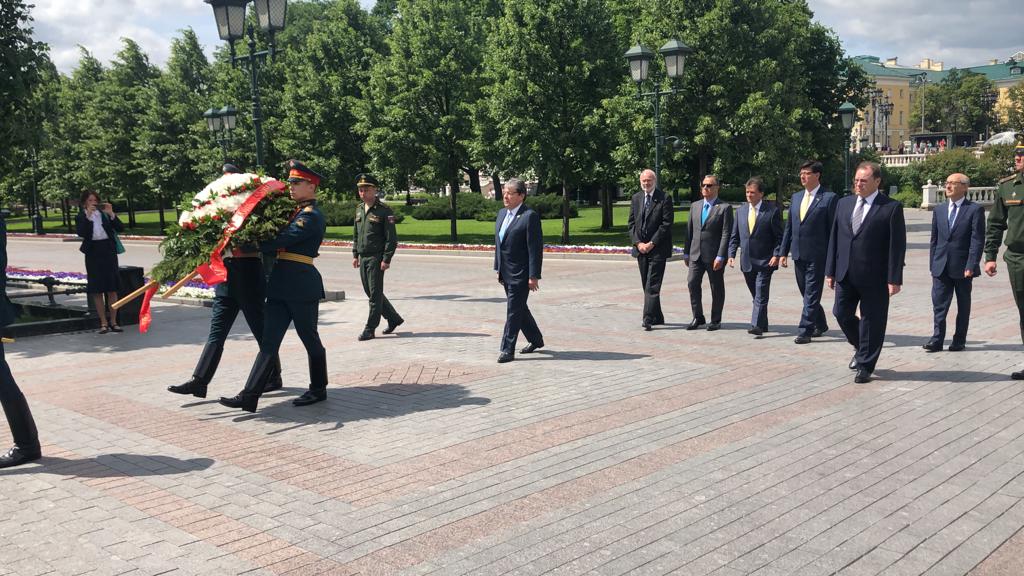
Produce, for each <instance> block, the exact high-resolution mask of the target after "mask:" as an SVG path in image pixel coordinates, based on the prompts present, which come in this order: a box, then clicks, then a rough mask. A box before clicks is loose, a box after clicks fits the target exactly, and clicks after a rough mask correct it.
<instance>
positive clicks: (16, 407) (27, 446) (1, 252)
mask: <svg viewBox="0 0 1024 576" xmlns="http://www.w3.org/2000/svg"><path fill="white" fill-rule="evenodd" d="M11 322H14V309H13V307H12V306H11V303H10V301H8V300H7V221H6V220H4V217H3V215H0V326H7V325H8V324H10V323H11ZM0 405H3V408H4V415H5V416H7V424H9V425H10V427H11V436H13V437H14V446H13V447H11V449H10V450H8V451H7V453H5V454H3V455H0V468H9V467H11V466H17V465H19V464H24V463H26V462H32V461H33V460H39V459H40V458H41V457H42V452H41V451H40V449H39V432H37V431H36V422H35V420H33V419H32V411H31V410H29V409H28V402H26V401H25V395H24V394H22V393H21V390H20V389H19V388H18V384H17V382H15V381H14V376H13V375H11V367H10V366H8V365H7V359H6V358H5V357H4V345H3V342H0Z"/></svg>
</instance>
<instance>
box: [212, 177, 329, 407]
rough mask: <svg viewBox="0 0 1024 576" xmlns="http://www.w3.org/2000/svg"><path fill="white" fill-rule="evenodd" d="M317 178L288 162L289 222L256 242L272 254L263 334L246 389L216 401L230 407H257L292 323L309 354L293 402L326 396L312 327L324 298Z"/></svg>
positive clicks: (322, 356)
mask: <svg viewBox="0 0 1024 576" xmlns="http://www.w3.org/2000/svg"><path fill="white" fill-rule="evenodd" d="M320 179H321V176H320V175H319V174H317V173H316V172H314V171H312V170H310V169H309V168H307V167H306V166H304V165H303V164H302V163H301V162H297V161H295V160H290V161H289V171H288V182H290V183H291V197H292V199H293V200H295V201H296V202H297V203H298V206H297V208H296V210H295V213H294V214H293V215H292V218H291V221H290V222H289V224H288V226H287V227H286V228H284V229H283V230H281V232H280V233H278V235H277V238H274V239H273V240H270V241H267V242H263V243H261V244H260V250H261V251H263V252H276V253H277V260H276V261H275V262H274V268H273V270H272V271H271V273H270V279H269V280H268V281H267V304H266V307H265V310H266V312H265V317H264V328H263V338H262V339H261V340H260V353H259V355H257V356H256V362H255V363H254V364H253V367H252V370H251V371H250V372H249V379H248V380H247V381H246V383H245V388H243V389H242V392H241V393H239V394H238V395H237V396H234V397H232V398H221V399H220V403H221V404H223V405H225V406H227V407H229V408H241V409H242V410H245V411H246V412H255V411H256V404H257V403H258V402H259V399H260V394H262V392H263V385H264V382H266V380H267V377H268V376H269V375H270V373H271V371H272V370H273V368H274V358H275V357H276V356H277V352H278V350H279V349H280V348H281V341H282V340H283V339H284V335H285V332H287V331H288V325H289V324H290V323H293V322H294V323H295V332H296V333H298V336H299V339H300V340H302V344H303V346H305V347H306V355H307V356H308V357H309V380H310V383H309V390H307V391H306V392H305V393H303V394H302V396H300V397H298V398H296V399H295V400H293V401H292V404H295V405H296V406H307V405H309V404H315V403H317V402H322V401H323V400H326V399H327V353H326V351H325V350H324V347H323V344H321V343H320V334H319V333H318V332H317V314H318V312H319V308H320V299H321V298H323V297H324V283H323V279H322V278H321V277H320V272H319V271H317V269H316V266H314V265H313V259H314V258H316V257H317V256H318V255H319V250H320V244H321V242H323V239H324V232H326V231H327V221H326V220H325V219H324V216H323V214H321V213H320V210H318V209H317V207H316V190H317V186H319V185H320Z"/></svg>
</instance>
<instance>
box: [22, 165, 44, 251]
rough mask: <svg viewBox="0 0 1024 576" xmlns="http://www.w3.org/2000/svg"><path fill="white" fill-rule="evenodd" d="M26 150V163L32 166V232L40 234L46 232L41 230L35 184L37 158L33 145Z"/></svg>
mask: <svg viewBox="0 0 1024 576" xmlns="http://www.w3.org/2000/svg"><path fill="white" fill-rule="evenodd" d="M28 152H29V157H28V160H27V161H26V164H28V165H29V166H32V208H33V210H34V213H33V214H32V215H31V219H32V233H33V234H38V235H40V236H42V235H43V234H46V232H44V231H43V215H42V214H40V212H39V187H38V184H37V183H38V180H39V175H38V171H39V159H38V158H36V148H35V146H33V147H31V148H29V151H28Z"/></svg>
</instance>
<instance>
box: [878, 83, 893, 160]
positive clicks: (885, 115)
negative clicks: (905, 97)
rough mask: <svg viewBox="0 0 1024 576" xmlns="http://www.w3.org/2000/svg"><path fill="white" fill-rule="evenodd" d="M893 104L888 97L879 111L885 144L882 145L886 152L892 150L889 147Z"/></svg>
mask: <svg viewBox="0 0 1024 576" xmlns="http://www.w3.org/2000/svg"><path fill="white" fill-rule="evenodd" d="M892 109H893V103H892V102H890V101H889V97H888V96H886V97H885V99H884V100H883V101H882V103H881V104H879V106H878V111H879V113H880V114H881V115H882V138H883V139H884V140H885V142H884V143H883V144H882V149H883V150H885V151H887V152H888V151H889V150H890V146H889V117H890V116H892Z"/></svg>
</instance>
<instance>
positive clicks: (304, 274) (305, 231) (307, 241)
mask: <svg viewBox="0 0 1024 576" xmlns="http://www.w3.org/2000/svg"><path fill="white" fill-rule="evenodd" d="M326 231H327V221H326V220H325V219H324V215H323V214H321V213H320V210H318V209H317V207H316V201H315V200H314V201H312V202H309V203H307V204H301V205H300V207H299V209H298V211H297V212H296V213H295V215H294V216H292V219H291V222H290V223H289V224H288V226H287V227H286V228H284V229H283V230H281V232H279V233H278V235H277V238H274V239H273V240H269V241H266V242H261V243H260V250H261V251H262V252H270V253H274V252H278V253H279V252H289V253H291V254H298V255H300V256H308V257H310V258H316V257H317V256H318V255H319V251H320V244H321V243H322V242H323V241H324V233H325V232H326ZM323 297H324V281H323V278H321V277H320V271H318V270H317V269H316V266H313V265H312V264H304V263H302V262H293V261H291V260H285V259H283V258H281V257H280V255H279V256H278V259H277V261H276V262H275V263H274V269H273V271H271V273H270V279H269V280H268V281H267V298H273V299H276V300H320V299H321V298H323Z"/></svg>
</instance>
